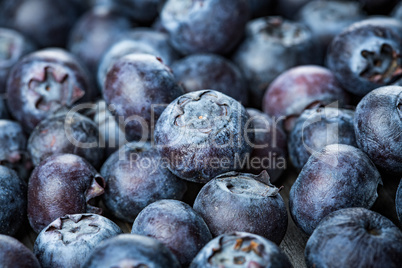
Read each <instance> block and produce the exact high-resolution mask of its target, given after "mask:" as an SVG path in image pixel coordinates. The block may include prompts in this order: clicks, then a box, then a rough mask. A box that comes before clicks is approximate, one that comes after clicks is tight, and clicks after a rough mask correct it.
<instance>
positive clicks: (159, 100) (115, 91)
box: [103, 54, 184, 141]
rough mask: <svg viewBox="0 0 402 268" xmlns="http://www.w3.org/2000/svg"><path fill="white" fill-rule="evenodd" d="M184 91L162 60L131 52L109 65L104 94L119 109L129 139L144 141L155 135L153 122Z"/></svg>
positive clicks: (116, 113) (107, 101)
mask: <svg viewBox="0 0 402 268" xmlns="http://www.w3.org/2000/svg"><path fill="white" fill-rule="evenodd" d="M183 93H184V92H183V89H182V88H181V87H179V86H178V85H177V84H176V82H175V80H174V77H173V74H172V72H171V70H170V68H169V67H167V66H166V65H165V64H163V63H162V62H161V61H160V59H158V58H157V57H155V56H152V55H147V54H129V55H127V56H124V57H122V58H120V59H119V60H118V61H116V62H115V63H114V64H113V65H112V66H111V67H110V68H109V71H108V73H107V75H106V79H105V83H104V92H103V95H104V98H105V100H106V103H107V104H108V105H112V106H113V107H114V108H115V111H114V114H115V115H116V117H117V119H118V120H117V121H118V122H119V127H120V128H124V129H125V133H126V136H127V139H128V140H142V141H143V140H144V139H145V140H147V139H149V138H150V137H151V136H152V133H151V132H152V130H153V128H154V126H153V124H154V122H156V120H157V119H158V118H159V116H160V114H161V113H162V111H163V109H164V108H165V107H166V105H167V104H168V103H170V102H171V101H172V100H174V99H175V98H177V97H178V96H180V95H181V94H183ZM122 120H124V122H121V121H122ZM123 123H124V124H123Z"/></svg>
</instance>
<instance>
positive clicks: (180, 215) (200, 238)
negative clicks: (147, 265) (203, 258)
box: [131, 200, 212, 267]
mask: <svg viewBox="0 0 402 268" xmlns="http://www.w3.org/2000/svg"><path fill="white" fill-rule="evenodd" d="M131 233H132V234H138V235H145V236H149V237H152V238H155V239H157V240H159V242H162V243H163V244H164V245H165V246H166V247H167V248H169V249H170V250H171V251H172V253H173V254H174V255H176V257H177V259H178V260H179V262H180V264H181V265H182V266H183V267H188V265H189V264H190V263H191V261H192V260H193V259H194V257H195V256H196V255H197V253H198V252H199V251H200V250H201V249H202V248H203V247H204V246H205V244H207V243H208V242H209V241H210V240H212V235H211V233H210V232H209V229H208V226H207V225H206V223H205V222H204V220H203V219H202V218H201V216H200V215H198V214H197V213H196V212H195V211H194V210H193V209H192V208H191V207H190V206H189V205H187V204H186V203H183V202H181V201H177V200H160V201H157V202H155V203H152V204H150V205H149V206H147V207H146V208H144V209H143V210H142V211H141V212H140V214H138V216H137V218H136V219H135V221H134V224H133V228H132V229H131Z"/></svg>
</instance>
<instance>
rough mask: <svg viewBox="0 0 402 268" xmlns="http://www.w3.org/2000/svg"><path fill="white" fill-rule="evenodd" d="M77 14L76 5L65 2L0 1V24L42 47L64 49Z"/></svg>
mask: <svg viewBox="0 0 402 268" xmlns="http://www.w3.org/2000/svg"><path fill="white" fill-rule="evenodd" d="M79 13H80V12H79V10H78V9H77V6H76V5H73V4H71V3H70V1H65V0H13V1H1V3H0V24H1V25H3V26H5V27H8V28H12V29H15V30H17V31H19V32H21V33H23V34H24V35H26V36H28V37H29V38H30V39H32V40H34V41H35V43H37V44H38V45H39V46H41V47H54V46H57V47H64V46H65V45H66V41H67V34H68V32H69V31H70V29H71V27H72V26H73V24H74V22H75V21H76V20H77V18H78V16H79Z"/></svg>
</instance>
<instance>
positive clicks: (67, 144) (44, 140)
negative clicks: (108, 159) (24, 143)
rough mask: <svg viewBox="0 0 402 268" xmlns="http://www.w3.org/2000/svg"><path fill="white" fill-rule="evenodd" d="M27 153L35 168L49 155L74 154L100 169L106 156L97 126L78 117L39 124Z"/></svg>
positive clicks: (88, 120)
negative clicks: (100, 143) (100, 142)
mask: <svg viewBox="0 0 402 268" xmlns="http://www.w3.org/2000/svg"><path fill="white" fill-rule="evenodd" d="M28 151H29V153H30V155H31V158H32V162H33V164H34V165H35V166H37V165H39V163H40V162H41V161H43V160H44V159H46V158H47V157H49V156H51V155H55V154H76V155H79V156H81V157H82V158H84V159H85V160H87V161H88V162H89V163H90V164H91V165H92V166H94V167H95V168H97V169H99V168H100V167H101V165H102V164H103V159H104V155H105V153H104V148H101V146H100V145H99V131H98V127H97V125H96V124H95V123H94V122H93V121H91V120H90V119H89V118H87V117H85V116H83V115H80V114H78V113H74V114H60V115H55V116H53V117H50V118H48V119H45V120H43V121H41V122H40V123H39V125H37V126H36V128H35V129H34V130H33V131H32V133H31V135H30V137H29V140H28Z"/></svg>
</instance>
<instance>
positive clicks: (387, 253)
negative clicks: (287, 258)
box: [305, 208, 402, 268]
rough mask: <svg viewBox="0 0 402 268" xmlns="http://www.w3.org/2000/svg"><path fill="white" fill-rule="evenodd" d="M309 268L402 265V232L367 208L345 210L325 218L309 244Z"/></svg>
mask: <svg viewBox="0 0 402 268" xmlns="http://www.w3.org/2000/svg"><path fill="white" fill-rule="evenodd" d="M305 257H306V264H307V266H308V267H316V268H320V267H387V268H397V267H401V266H402V232H401V230H399V228H398V227H396V226H395V225H394V224H393V223H392V222H391V221H390V220H389V219H387V218H385V217H384V216H382V215H380V214H378V213H376V212H373V211H370V210H367V209H365V208H345V209H341V210H338V211H335V212H333V213H331V214H329V215H328V216H327V217H325V218H324V219H323V220H322V221H321V222H320V224H319V225H318V227H317V229H315V231H314V232H313V234H312V235H311V237H310V238H309V240H308V241H307V245H306V250H305Z"/></svg>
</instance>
